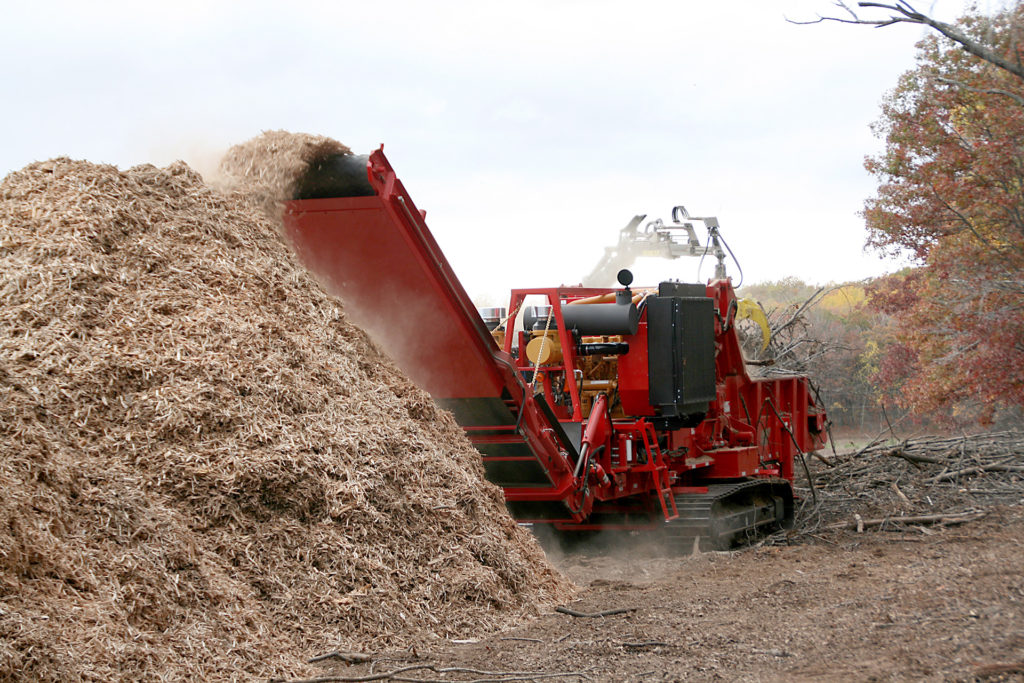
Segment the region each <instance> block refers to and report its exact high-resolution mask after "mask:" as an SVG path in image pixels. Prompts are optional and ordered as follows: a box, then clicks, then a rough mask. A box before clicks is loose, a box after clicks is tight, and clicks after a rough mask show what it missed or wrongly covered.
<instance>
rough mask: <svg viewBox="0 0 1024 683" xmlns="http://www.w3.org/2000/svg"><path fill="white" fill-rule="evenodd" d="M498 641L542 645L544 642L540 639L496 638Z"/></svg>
mask: <svg viewBox="0 0 1024 683" xmlns="http://www.w3.org/2000/svg"><path fill="white" fill-rule="evenodd" d="M498 640H518V641H522V642H526V643H543V642H544V641H543V640H541V639H540V638H515V637H512V636H509V637H506V638H498Z"/></svg>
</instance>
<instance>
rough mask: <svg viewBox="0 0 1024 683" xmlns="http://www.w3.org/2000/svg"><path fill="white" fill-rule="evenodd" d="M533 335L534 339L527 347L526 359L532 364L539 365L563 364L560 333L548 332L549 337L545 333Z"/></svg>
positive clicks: (555, 331)
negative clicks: (559, 339)
mask: <svg viewBox="0 0 1024 683" xmlns="http://www.w3.org/2000/svg"><path fill="white" fill-rule="evenodd" d="M533 334H534V337H533V339H531V340H530V342H529V343H528V344H527V345H526V357H527V358H529V359H530V362H531V363H536V364H539V365H548V364H551V363H559V362H561V360H562V344H561V343H560V342H559V341H558V331H557V330H550V331H548V333H547V337H545V335H544V333H543V332H534V333H533Z"/></svg>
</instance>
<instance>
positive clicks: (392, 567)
mask: <svg viewBox="0 0 1024 683" xmlns="http://www.w3.org/2000/svg"><path fill="white" fill-rule="evenodd" d="M268 135H269V136H270V137H269V138H266V139H271V138H273V136H274V135H275V134H268ZM265 137H266V136H265ZM335 144H337V143H335ZM298 158H301V154H300V155H299V157H298ZM256 168H257V165H255V164H254V165H252V166H251V167H249V166H247V169H249V170H247V171H246V173H247V174H249V175H253V176H254V177H255V178H257V179H258V181H259V184H260V187H263V188H266V194H265V195H264V196H263V198H262V199H261V201H262V200H265V199H266V198H267V197H271V196H275V197H276V196H279V195H278V194H277V193H278V192H279V189H278V188H280V187H281V178H284V177H285V176H286V175H287V174H286V173H285V172H284V171H283V170H281V171H280V172H279V171H276V170H275V171H268V170H266V169H264V170H262V171H259V172H257V171H256V170H255V169H256ZM282 168H283V167H282ZM278 173H280V175H276V174H278ZM274 178H276V179H274ZM0 492H2V495H0V680H9V679H15V678H18V679H19V680H20V679H33V680H61V681H69V680H116V679H122V678H131V679H133V680H144V679H161V680H164V679H169V680H185V679H187V680H228V679H234V680H237V679H239V678H251V677H264V678H265V677H270V676H287V675H299V674H302V673H308V672H307V671H306V667H305V666H304V665H302V664H298V662H300V661H301V660H303V659H304V658H305V657H307V656H310V655H313V654H317V653H319V652H322V651H324V650H331V649H335V648H342V649H346V648H347V649H358V650H364V651H365V650H372V649H376V648H381V647H384V646H406V645H409V644H414V643H416V642H419V641H420V640H424V639H430V638H433V637H436V636H441V637H452V636H463V637H465V636H468V635H479V633H481V632H482V631H485V630H489V629H495V628H499V627H502V626H503V625H505V624H508V623H510V622H512V621H514V620H517V619H518V618H520V617H521V616H522V615H524V614H529V613H533V612H535V611H536V609H537V605H538V604H539V603H545V602H551V601H557V600H560V599H564V597H565V596H566V595H567V593H568V591H569V590H570V588H569V585H568V583H567V582H566V581H565V580H564V579H562V578H561V577H560V576H558V575H557V574H556V573H555V572H554V571H553V570H552V569H551V568H550V567H549V565H548V564H547V562H546V560H545V559H544V557H543V554H542V553H541V552H540V550H539V549H538V547H537V546H536V544H535V543H534V542H533V540H532V539H531V538H530V537H529V535H528V534H527V533H526V532H524V531H523V530H522V529H520V528H518V527H517V526H516V525H515V523H514V522H513V521H512V519H511V518H510V517H509V516H508V514H507V512H506V511H505V508H504V505H503V502H502V496H501V493H500V491H499V490H498V489H497V488H496V487H494V486H492V485H490V484H488V483H487V482H486V481H485V480H484V478H483V472H482V468H481V465H480V463H479V458H478V455H477V453H476V452H475V451H474V450H473V449H472V448H471V446H470V445H469V444H468V442H467V441H466V440H465V439H464V437H463V434H462V432H461V430H460V429H459V428H458V426H457V425H456V424H455V423H454V422H453V421H452V419H451V418H450V416H448V415H447V414H446V413H441V412H439V411H437V410H436V409H435V407H434V404H433V402H432V401H431V400H430V398H429V397H428V396H427V395H426V394H425V393H423V392H421V391H420V390H418V389H417V388H415V387H414V386H412V385H411V384H410V383H409V381H408V380H407V379H406V378H405V377H404V376H403V375H402V374H401V373H400V372H399V371H398V370H397V369H396V368H395V367H393V366H392V364H391V363H390V362H389V361H388V360H387V359H385V358H383V357H382V356H381V355H380V353H379V352H378V351H377V349H376V348H375V346H374V345H373V344H372V343H371V342H370V341H369V340H368V338H367V337H366V335H365V334H364V333H362V332H361V331H360V330H359V329H357V328H355V327H353V326H352V325H351V324H350V323H349V322H348V320H347V319H346V315H345V313H344V311H343V310H342V308H341V306H340V304H339V303H338V302H337V301H335V300H333V299H331V298H330V297H328V296H327V295H326V294H324V293H323V291H322V289H321V288H320V287H319V286H318V285H317V284H316V283H315V281H314V280H313V279H312V278H311V277H310V276H309V275H308V274H307V273H306V272H305V271H304V269H303V268H302V267H301V266H299V265H297V264H296V263H295V262H294V260H293V258H292V256H291V254H290V252H289V250H288V248H287V246H286V245H285V244H284V243H283V241H282V240H281V239H280V238H279V236H278V234H277V231H276V228H275V227H274V225H273V224H272V222H271V221H270V220H269V219H268V218H267V216H266V215H265V214H264V213H263V211H262V210H260V208H258V207H257V206H256V205H255V203H254V202H252V201H251V200H250V199H249V198H247V197H244V196H242V195H240V194H237V193H236V194H227V193H224V192H220V191H217V190H214V189H212V188H210V187H209V186H207V185H206V184H205V183H204V182H203V181H202V179H201V178H200V177H199V176H198V175H197V174H196V173H195V172H193V171H192V170H191V169H190V168H188V167H187V166H185V165H184V164H182V163H180V162H179V163H175V164H172V165H171V166H169V167H167V168H164V169H159V168H155V167H153V166H140V167H136V168H132V169H130V170H128V171H119V170H118V169H117V168H114V167H112V166H100V165H95V164H91V163H87V162H82V161H72V160H70V159H66V158H61V159H54V160H51V161H47V162H42V163H35V164H32V165H30V166H28V167H26V168H25V169H23V170H22V171H19V172H16V173H12V174H10V175H9V176H7V177H6V178H5V179H4V180H3V182H2V183H0Z"/></svg>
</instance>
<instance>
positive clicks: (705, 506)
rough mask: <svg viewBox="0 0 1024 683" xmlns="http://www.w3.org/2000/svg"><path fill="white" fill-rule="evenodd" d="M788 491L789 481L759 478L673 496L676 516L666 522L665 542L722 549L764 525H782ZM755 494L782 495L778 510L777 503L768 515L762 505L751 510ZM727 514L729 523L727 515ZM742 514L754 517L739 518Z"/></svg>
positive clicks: (707, 548) (680, 546)
mask: <svg viewBox="0 0 1024 683" xmlns="http://www.w3.org/2000/svg"><path fill="white" fill-rule="evenodd" d="M788 490H790V489H789V483H788V482H787V481H785V480H784V479H761V480H749V481H740V482H735V483H731V484H712V485H710V486H708V491H707V493H685V494H678V495H676V497H675V499H676V508H677V509H678V510H679V518H678V519H674V520H672V521H671V522H667V523H666V524H665V527H664V537H665V540H666V543H667V544H668V545H670V546H675V547H676V548H678V549H679V550H682V551H686V550H689V549H691V548H693V547H694V544H695V543H696V542H698V541H697V539H699V544H700V546H699V547H700V548H701V549H702V550H725V549H728V548H729V547H730V546H732V545H733V543H734V542H735V541H736V540H742V538H744V537H753V536H755V535H757V534H758V533H759V532H762V531H764V527H769V528H771V527H778V526H781V525H784V524H786V523H787V522H788V521H789V520H787V519H785V510H786V509H787V508H788V507H790V506H788V505H786V501H785V500H784V497H783V496H782V494H783V492H784V491H788ZM758 493H760V494H763V497H767V498H768V499H769V500H774V498H778V497H783V501H782V504H781V511H780V510H779V509H778V508H779V504H776V509H775V510H773V511H772V513H771V517H770V518H767V517H765V515H764V513H763V508H764V506H763V505H762V506H760V508H761V510H762V512H759V513H757V514H754V513H752V512H750V511H751V510H753V508H754V506H753V504H752V499H753V497H754V496H755V495H756V494H758ZM730 514H731V517H732V520H731V524H729V522H730V520H729V519H728V518H727V517H726V516H727V515H730ZM741 514H742V515H743V516H745V517H748V518H749V517H753V518H754V519H742V518H739V515H741ZM723 526H725V528H723ZM730 526H731V528H730Z"/></svg>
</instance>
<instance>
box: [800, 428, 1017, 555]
mask: <svg viewBox="0 0 1024 683" xmlns="http://www.w3.org/2000/svg"><path fill="white" fill-rule="evenodd" d="M825 463H826V464H824V465H820V464H819V466H818V468H817V469H818V471H817V472H816V473H815V484H816V487H817V493H818V501H819V502H818V505H817V506H816V507H813V508H810V506H808V508H805V510H804V512H803V514H802V515H801V518H800V519H799V520H798V525H797V529H796V531H795V533H796V534H797V535H806V534H813V533H817V532H819V531H822V530H825V529H836V528H853V529H857V530H864V529H865V528H872V527H876V528H881V529H885V528H903V527H905V526H906V525H907V524H949V523H957V522H963V521H969V520H970V519H974V518H976V517H978V516H980V515H981V514H983V513H984V509H985V508H987V507H991V506H992V505H1005V504H1017V503H1020V502H1022V501H1024V432H1021V431H1014V430H1011V431H1002V432H989V433H983V434H975V435H972V436H954V437H946V436H920V437H914V438H909V439H903V440H896V439H888V440H884V441H883V440H881V439H875V440H873V441H872V442H871V443H869V444H868V445H867V446H865V447H864V448H861V449H860V450H858V451H856V452H853V453H848V454H840V455H837V456H836V457H835V458H834V459H828V460H826V461H825Z"/></svg>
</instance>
